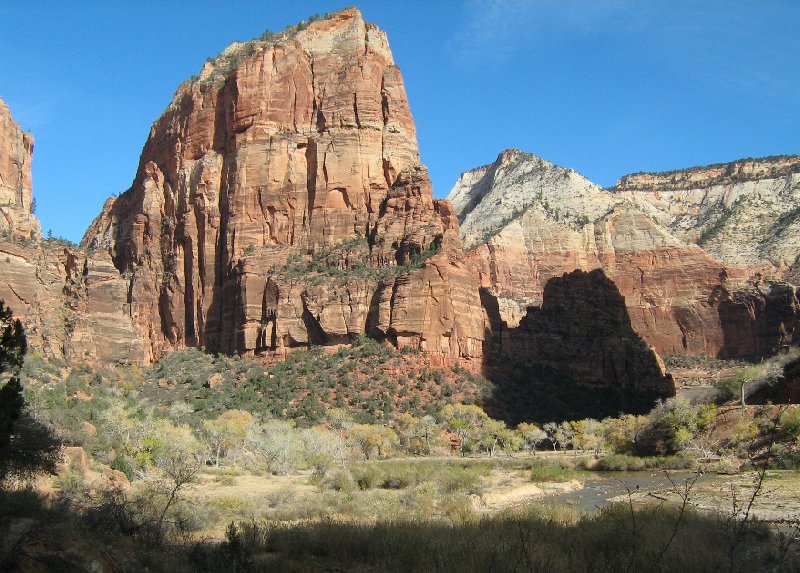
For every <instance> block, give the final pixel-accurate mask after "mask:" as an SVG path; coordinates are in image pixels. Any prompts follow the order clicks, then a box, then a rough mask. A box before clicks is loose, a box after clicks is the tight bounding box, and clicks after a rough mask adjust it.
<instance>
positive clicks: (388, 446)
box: [347, 424, 400, 460]
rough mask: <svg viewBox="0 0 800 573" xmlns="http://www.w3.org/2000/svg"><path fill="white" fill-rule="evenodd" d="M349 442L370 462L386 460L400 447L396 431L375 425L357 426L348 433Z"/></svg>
mask: <svg viewBox="0 0 800 573" xmlns="http://www.w3.org/2000/svg"><path fill="white" fill-rule="evenodd" d="M347 441H348V443H350V444H351V445H353V446H356V447H358V448H359V449H360V450H361V452H362V453H363V454H364V457H365V458H367V459H368V460H369V459H372V458H374V457H377V458H386V457H388V456H389V455H391V453H392V452H393V451H394V449H395V448H397V447H398V446H399V445H400V440H399V438H398V437H397V433H396V432H395V431H394V430H392V429H391V428H389V427H387V426H378V425H374V424H355V425H354V426H353V427H352V428H350V430H349V432H348V433H347Z"/></svg>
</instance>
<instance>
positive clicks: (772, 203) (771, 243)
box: [612, 155, 800, 282]
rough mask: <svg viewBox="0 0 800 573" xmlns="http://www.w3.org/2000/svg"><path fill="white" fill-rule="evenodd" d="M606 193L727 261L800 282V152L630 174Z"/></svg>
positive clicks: (680, 236) (678, 235)
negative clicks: (799, 246)
mask: <svg viewBox="0 0 800 573" xmlns="http://www.w3.org/2000/svg"><path fill="white" fill-rule="evenodd" d="M612 191H613V192H614V193H615V194H616V195H617V196H620V197H624V198H626V199H629V200H630V201H632V202H634V203H636V204H637V205H639V206H640V207H642V208H643V209H645V210H646V211H647V212H648V214H650V215H651V216H652V217H653V218H654V219H655V220H656V221H658V222H659V223H660V224H661V225H663V226H664V227H666V228H668V229H669V230H670V231H671V232H672V233H674V234H675V235H676V236H677V237H679V238H681V239H683V240H685V241H687V242H690V243H695V244H697V245H699V246H701V247H703V249H705V250H706V251H707V252H708V253H710V254H711V255H713V256H714V257H716V258H717V259H719V260H721V261H723V262H725V263H726V264H729V265H746V266H748V267H752V268H754V269H759V270H760V271H761V272H763V273H764V274H766V275H771V276H775V277H778V278H783V279H788V280H792V281H794V282H797V281H798V280H800V258H799V257H800V248H798V245H800V156H797V155H784V156H777V157H767V158H763V159H741V160H739V161H734V162H731V163H722V164H717V165H709V166H707V167H693V168H690V169H684V170H680V171H671V172H668V173H635V174H633V175H626V176H625V177H622V178H621V179H620V180H619V181H618V182H617V185H616V186H615V187H614V188H613V189H612Z"/></svg>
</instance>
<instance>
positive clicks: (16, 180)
mask: <svg viewBox="0 0 800 573" xmlns="http://www.w3.org/2000/svg"><path fill="white" fill-rule="evenodd" d="M0 142H1V143H2V144H0V233H2V234H4V235H6V236H7V237H15V238H24V239H38V238H40V237H41V228H40V226H39V221H38V220H37V219H36V217H35V216H34V215H33V188H32V184H31V159H32V158H33V135H31V134H30V133H25V132H23V131H22V129H20V127H19V125H18V124H17V122H15V121H14V118H13V117H11V112H10V111H9V109H8V106H7V105H6V104H5V102H4V101H3V100H2V99H0Z"/></svg>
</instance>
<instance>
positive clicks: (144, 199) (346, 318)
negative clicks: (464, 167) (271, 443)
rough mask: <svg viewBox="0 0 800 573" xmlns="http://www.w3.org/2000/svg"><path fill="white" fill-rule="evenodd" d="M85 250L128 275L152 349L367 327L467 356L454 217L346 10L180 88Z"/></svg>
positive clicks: (230, 55) (364, 27) (471, 319)
mask: <svg viewBox="0 0 800 573" xmlns="http://www.w3.org/2000/svg"><path fill="white" fill-rule="evenodd" d="M84 244H85V245H88V246H91V247H96V248H104V249H107V250H108V251H109V252H110V253H111V254H112V256H113V260H114V264H115V265H116V267H117V269H118V270H119V271H120V272H122V273H125V274H126V276H128V277H129V284H130V286H129V291H130V294H129V298H130V304H131V308H132V316H133V319H134V322H135V323H136V326H137V328H138V330H139V332H140V333H141V334H142V336H143V338H144V339H145V340H146V341H147V344H148V346H149V347H150V350H151V353H152V354H153V355H158V354H159V353H161V352H162V351H163V350H164V349H165V348H168V347H175V346H181V345H186V346H203V347H206V348H208V349H212V350H217V351H223V352H238V353H243V354H248V353H254V352H262V351H270V350H280V349H281V348H284V347H290V346H296V345H304V344H307V343H319V344H335V343H339V342H347V341H349V340H350V339H352V338H353V337H355V336H357V335H359V334H361V333H364V332H369V333H370V334H372V335H374V336H379V337H385V338H386V339H388V340H391V341H392V342H394V343H395V344H396V345H397V346H400V347H402V346H408V345H410V346H415V347H418V348H422V349H424V350H426V351H428V352H430V353H431V356H432V357H435V358H434V360H440V361H442V362H443V363H454V362H455V361H459V360H465V361H466V362H467V363H471V364H473V365H477V364H479V359H480V353H481V348H482V338H483V330H482V313H481V310H480V306H479V303H478V301H477V296H474V295H473V294H472V293H477V286H478V285H477V279H476V277H475V276H474V274H473V273H472V272H471V271H470V267H469V264H468V263H467V261H466V260H465V259H464V255H463V253H462V251H461V248H460V242H459V239H458V223H457V219H456V217H455V215H454V214H453V213H452V211H451V209H450V207H449V206H448V205H447V203H446V202H442V201H436V200H434V199H433V197H432V193H431V185H430V180H429V178H428V176H427V172H426V171H425V169H424V168H423V167H422V166H421V165H420V164H419V154H418V150H417V142H416V132H415V127H414V122H413V119H412V117H411V113H410V110H409V106H408V101H407V98H406V94H405V89H404V87H403V81H402V78H401V75H400V71H399V69H398V68H397V66H396V65H395V64H394V61H393V59H392V54H391V52H390V50H389V45H388V42H387V39H386V35H385V34H384V33H383V32H382V31H380V30H378V29H377V28H376V27H375V26H373V25H371V24H367V23H365V22H364V20H363V19H362V17H361V14H360V13H359V12H358V10H356V9H347V10H344V11H342V12H339V13H336V14H334V15H332V16H330V17H327V18H325V19H323V20H319V21H315V22H313V23H311V24H309V25H308V26H307V27H305V28H303V29H299V28H298V29H292V30H289V31H287V32H283V33H281V34H279V35H277V36H274V37H271V38H268V39H263V40H254V41H252V42H248V43H245V44H233V45H232V46H230V47H229V48H227V49H226V50H225V51H224V52H223V53H222V54H220V56H218V57H217V58H216V59H215V60H214V61H210V62H209V63H207V64H206V65H205V67H204V68H203V70H202V71H201V73H200V75H199V77H198V78H196V79H193V80H191V81H188V82H185V83H184V84H183V85H181V86H180V88H179V89H178V91H177V92H176V94H175V98H174V100H173V102H172V103H171V104H170V106H169V107H168V109H167V110H166V111H165V113H164V114H163V115H162V116H161V118H159V119H158V120H157V121H156V122H155V123H154V124H153V127H152V129H151V132H150V137H149V138H148V140H147V143H146V144H145V147H144V150H143V152H142V157H141V161H140V165H139V169H138V172H137V174H136V178H135V180H134V182H133V185H132V187H131V189H129V190H128V191H126V192H125V193H123V194H122V195H121V196H119V197H118V198H115V199H111V200H109V201H108V202H107V204H106V205H105V207H104V209H103V212H102V213H101V214H100V215H99V216H98V217H97V219H96V220H95V221H94V222H93V224H92V226H91V227H90V228H89V230H88V231H87V234H86V236H85V238H84Z"/></svg>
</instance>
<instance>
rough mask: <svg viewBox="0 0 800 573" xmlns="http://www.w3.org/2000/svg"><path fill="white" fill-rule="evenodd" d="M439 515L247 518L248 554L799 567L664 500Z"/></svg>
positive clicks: (298, 564) (469, 564) (466, 564)
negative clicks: (586, 510) (589, 508)
mask: <svg viewBox="0 0 800 573" xmlns="http://www.w3.org/2000/svg"><path fill="white" fill-rule="evenodd" d="M446 513H447V515H448V520H447V521H437V520H426V521H391V522H388V521H382V520H379V521H377V522H359V521H349V520H348V521H337V520H333V519H326V520H321V521H313V522H301V523H276V522H269V523H259V524H255V525H253V524H250V525H249V527H253V526H255V527H257V528H258V529H259V531H258V533H257V534H256V535H253V536H252V537H253V539H258V540H259V541H258V542H257V543H256V544H255V547H254V548H250V549H249V551H251V552H252V554H257V553H258V552H259V551H263V549H264V548H266V547H269V548H270V550H271V551H272V557H273V561H271V564H272V565H274V566H275V567H276V568H277V569H282V568H286V567H292V568H294V569H295V570H303V568H304V567H305V566H306V565H310V563H311V561H312V560H315V561H316V560H325V561H326V562H330V563H335V564H336V566H337V567H339V568H341V569H344V570H360V571H386V572H395V571H397V572H399V571H423V572H424V571H463V572H473V571H474V572H477V571H549V572H554V573H560V572H570V573H573V572H578V573H580V572H590V571H591V572H595V571H626V570H629V571H696V572H706V571H708V572H711V571H719V570H721V568H723V567H724V565H725V564H728V563H733V567H732V569H733V570H734V571H754V570H776V571H791V570H793V567H795V566H797V560H796V558H794V557H789V558H788V559H785V560H784V562H780V561H779V557H778V556H777V555H776V554H775V553H774V552H772V551H771V549H770V544H769V540H768V538H765V537H764V531H763V528H761V527H760V526H758V525H754V526H748V527H747V528H745V529H744V530H743V531H742V536H743V537H744V538H745V539H746V543H744V544H741V545H736V544H735V543H733V541H734V536H735V533H734V532H733V531H732V530H731V529H730V527H728V524H727V523H726V521H725V520H724V519H723V518H720V517H717V516H713V515H701V514H698V513H693V512H686V513H683V514H681V515H679V513H678V510H677V509H674V508H670V507H666V506H661V507H655V506H648V507H641V508H636V507H633V508H631V507H630V506H628V505H626V504H623V505H616V506H610V507H608V508H606V509H604V510H602V511H600V512H597V513H596V514H582V515H576V514H574V513H573V512H570V511H564V510H562V509H559V508H542V509H530V510H527V511H524V512H506V513H503V514H500V515H497V516H493V517H488V518H483V519H475V518H474V516H473V515H472V514H471V512H470V511H469V508H468V500H466V499H465V498H464V497H459V498H454V499H453V501H452V506H448V507H447V508H446ZM459 515H462V516H463V518H459V517H458V516H459ZM678 521H679V523H680V524H679V526H678V527H677V528H676V527H675V524H676V523H677V522H678ZM673 531H674V538H673ZM731 547H733V560H731V556H730V555H729V553H730V551H731Z"/></svg>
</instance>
